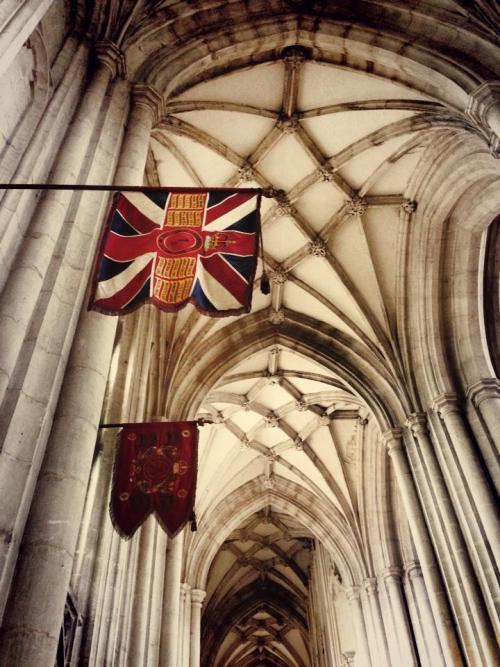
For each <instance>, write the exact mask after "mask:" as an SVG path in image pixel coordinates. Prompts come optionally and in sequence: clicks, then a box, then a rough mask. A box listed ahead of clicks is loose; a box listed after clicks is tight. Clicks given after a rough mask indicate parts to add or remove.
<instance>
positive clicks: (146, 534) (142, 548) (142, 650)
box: [128, 516, 156, 665]
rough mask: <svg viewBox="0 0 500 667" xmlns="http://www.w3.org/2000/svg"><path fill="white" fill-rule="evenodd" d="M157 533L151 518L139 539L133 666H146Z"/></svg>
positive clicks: (131, 646) (132, 631) (130, 653)
mask: <svg viewBox="0 0 500 667" xmlns="http://www.w3.org/2000/svg"><path fill="white" fill-rule="evenodd" d="M155 531H156V520H155V518H154V517H153V516H149V517H148V519H147V520H146V522H145V523H144V524H143V525H142V527H141V531H140V534H139V535H138V537H137V539H138V542H139V552H138V557H137V571H136V576H135V580H134V583H133V590H134V597H133V607H132V623H131V628H130V642H129V650H128V659H129V660H130V664H132V665H144V664H146V657H147V646H148V642H147V635H148V631H149V623H150V617H149V600H150V596H151V588H150V587H151V580H152V574H153V572H152V568H153V557H154V555H155V553H154V538H155Z"/></svg>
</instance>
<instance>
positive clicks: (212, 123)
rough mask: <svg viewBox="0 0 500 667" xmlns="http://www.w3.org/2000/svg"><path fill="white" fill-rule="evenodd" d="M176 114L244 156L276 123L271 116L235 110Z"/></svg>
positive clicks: (253, 148)
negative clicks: (264, 116) (266, 116)
mask: <svg viewBox="0 0 500 667" xmlns="http://www.w3.org/2000/svg"><path fill="white" fill-rule="evenodd" d="M175 115H176V116H178V117H179V118H181V119H182V120H184V121H186V122H187V123H190V124H191V125H194V126H195V127H198V128H200V129H201V130H203V131H204V132H207V133H208V134H210V135H211V136H212V137H215V138H216V139H218V140H219V141H222V142H223V143H224V144H226V145H228V146H231V148H232V149H233V150H234V151H236V152H237V153H238V154H239V155H242V156H246V155H249V154H250V153H252V152H253V151H254V150H255V149H256V148H257V146H258V145H259V144H260V142H261V141H262V139H264V137H265V136H266V134H268V133H269V131H270V130H271V128H272V127H273V125H274V121H273V120H272V119H270V118H263V117H262V116H257V115H254V114H245V113H238V112H234V111H222V110H217V111H212V110H210V111H187V112H184V113H178V114H175Z"/></svg>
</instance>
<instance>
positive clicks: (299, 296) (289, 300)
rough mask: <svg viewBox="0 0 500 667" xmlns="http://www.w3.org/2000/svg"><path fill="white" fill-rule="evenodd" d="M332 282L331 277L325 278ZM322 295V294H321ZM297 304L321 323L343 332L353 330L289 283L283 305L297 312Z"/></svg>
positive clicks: (301, 310) (296, 286)
mask: <svg viewBox="0 0 500 667" xmlns="http://www.w3.org/2000/svg"><path fill="white" fill-rule="evenodd" d="M329 280H330V276H328V277H327V278H325V282H326V281H329ZM320 294H321V292H320ZM323 296H324V295H323ZM297 303H302V304H303V305H302V307H301V309H300V312H302V313H304V315H309V317H314V318H315V319H317V320H318V321H320V322H326V323H327V324H330V325H331V326H333V327H338V328H339V329H341V330H344V331H349V332H351V331H352V330H351V329H350V328H349V327H347V326H346V325H345V323H344V322H342V320H341V318H340V317H337V316H336V315H335V314H334V313H332V311H331V310H330V309H329V308H328V307H327V306H326V305H324V304H323V303H321V302H320V301H318V300H317V299H311V298H308V297H307V295H306V293H305V292H304V290H303V289H301V288H300V287H299V286H298V285H295V284H294V283H293V282H292V281H289V283H287V286H286V289H285V292H284V295H283V305H284V306H285V307H286V308H290V310H295V308H296V305H297Z"/></svg>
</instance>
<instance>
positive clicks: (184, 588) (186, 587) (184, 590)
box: [181, 583, 191, 596]
mask: <svg viewBox="0 0 500 667" xmlns="http://www.w3.org/2000/svg"><path fill="white" fill-rule="evenodd" d="M190 590H191V586H190V585H189V584H186V583H183V584H181V595H184V596H185V595H186V593H187V592H188V591H190Z"/></svg>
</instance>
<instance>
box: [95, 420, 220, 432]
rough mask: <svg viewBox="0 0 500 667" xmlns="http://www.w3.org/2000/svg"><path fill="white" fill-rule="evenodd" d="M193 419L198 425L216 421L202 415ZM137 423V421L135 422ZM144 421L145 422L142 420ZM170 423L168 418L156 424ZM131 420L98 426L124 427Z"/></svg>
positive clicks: (101, 427)
mask: <svg viewBox="0 0 500 667" xmlns="http://www.w3.org/2000/svg"><path fill="white" fill-rule="evenodd" d="M192 421H195V422H196V423H197V424H198V426H206V425H207V424H214V423H215V422H213V421H211V420H210V419H207V418H206V417H200V418H199V419H193V420H192ZM134 423H136V422H134ZM141 423H144V422H141ZM161 423H164V424H168V423H169V422H168V420H165V421H164V422H155V424H161ZM129 425H130V422H116V423H113V424H99V426H98V428H99V429H104V428H123V427H124V426H129Z"/></svg>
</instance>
